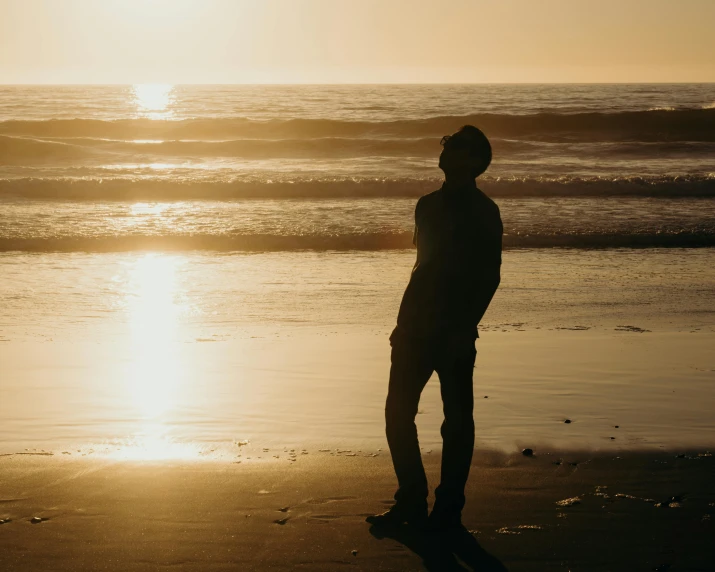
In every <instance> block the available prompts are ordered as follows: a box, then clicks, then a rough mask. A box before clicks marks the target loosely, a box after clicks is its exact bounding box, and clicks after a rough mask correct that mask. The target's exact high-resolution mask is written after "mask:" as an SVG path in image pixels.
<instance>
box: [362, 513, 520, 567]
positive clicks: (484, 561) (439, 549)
mask: <svg viewBox="0 0 715 572" xmlns="http://www.w3.org/2000/svg"><path fill="white" fill-rule="evenodd" d="M370 534H372V535H373V536H374V537H375V538H377V539H380V540H381V539H383V538H391V539H392V540H396V541H397V542H399V543H400V544H402V545H404V546H405V547H406V548H408V549H409V550H411V551H412V552H414V553H415V554H417V556H419V557H420V558H422V563H423V564H424V566H425V568H426V569H427V570H429V571H430V572H443V571H444V572H450V571H464V570H471V571H473V572H506V570H507V568H506V566H504V564H502V563H501V561H499V559H498V558H496V557H495V556H493V555H491V554H489V552H487V551H486V550H484V548H482V547H481V545H480V544H479V542H477V539H476V538H474V536H473V535H472V534H470V532H469V531H468V530H466V529H465V528H458V529H454V530H453V531H449V532H443V533H430V532H425V531H423V530H420V529H417V528H415V527H413V526H410V525H407V524H403V525H400V526H394V527H381V526H375V525H372V526H371V527H370Z"/></svg>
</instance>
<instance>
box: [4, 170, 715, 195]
mask: <svg viewBox="0 0 715 572" xmlns="http://www.w3.org/2000/svg"><path fill="white" fill-rule="evenodd" d="M440 184H441V183H440V180H438V179H420V178H409V177H404V178H369V177H362V178H360V177H328V176H326V177H324V178H314V179H311V178H307V179H294V180H271V181H268V180H265V179H260V178H258V177H256V178H249V179H245V180H198V181H197V180H193V181H182V180H178V181H177V180H174V179H172V178H105V179H98V178H89V179H85V178H16V179H0V198H4V199H13V198H15V199H38V200H75V201H102V200H105V201H106V200H110V201H114V200H129V201H171V200H232V199H252V198H262V199H266V198H342V197H345V198H369V197H370V198H375V197H385V198H389V197H419V196H421V195H423V194H425V193H427V192H430V191H433V190H435V189H437V188H439V186H440ZM480 187H482V188H483V189H484V190H485V191H486V192H487V193H488V194H489V195H490V196H493V197H497V198H499V197H505V198H508V197H609V196H621V197H715V174H711V175H692V176H653V177H646V176H642V177H639V176H634V177H573V176H564V177H523V178H517V177H514V178H507V177H501V178H489V177H485V178H484V180H483V181H482V180H481V179H480Z"/></svg>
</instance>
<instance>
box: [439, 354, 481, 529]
mask: <svg viewBox="0 0 715 572" xmlns="http://www.w3.org/2000/svg"><path fill="white" fill-rule="evenodd" d="M476 355H477V351H476V349H475V348H474V345H471V346H466V347H464V348H463V349H460V350H459V351H457V352H452V351H445V352H442V355H441V356H440V359H439V361H438V365H437V373H438V374H439V381H440V389H441V392H442V402H443V405H444V422H443V423H442V428H441V433H442V440H443V446H442V475H441V482H440V484H439V486H438V487H437V489H436V490H435V505H434V510H433V513H434V514H435V516H436V517H439V518H444V519H446V520H447V521H451V522H452V523H454V524H457V523H459V522H460V518H461V513H462V508H464V501H465V498H464V487H465V485H466V484H467V479H468V477H469V468H470V466H471V463H472V453H473V452H474V389H473V373H474V360H475V358H476Z"/></svg>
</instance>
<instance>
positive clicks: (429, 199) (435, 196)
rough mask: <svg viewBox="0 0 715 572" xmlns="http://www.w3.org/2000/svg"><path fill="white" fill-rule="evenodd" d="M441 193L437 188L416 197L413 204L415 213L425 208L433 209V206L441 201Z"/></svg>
mask: <svg viewBox="0 0 715 572" xmlns="http://www.w3.org/2000/svg"><path fill="white" fill-rule="evenodd" d="M441 198H442V193H440V190H439V189H437V190H436V191H432V192H431V193H427V194H426V195H422V196H421V197H420V198H419V199H417V204H416V205H415V214H419V213H420V212H424V211H425V209H426V210H433V209H434V208H435V206H436V205H437V204H438V203H439V202H440V201H441Z"/></svg>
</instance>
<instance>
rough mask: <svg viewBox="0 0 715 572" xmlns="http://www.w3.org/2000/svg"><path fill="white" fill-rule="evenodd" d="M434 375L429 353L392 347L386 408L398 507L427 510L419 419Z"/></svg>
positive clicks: (397, 345) (399, 344)
mask: <svg viewBox="0 0 715 572" xmlns="http://www.w3.org/2000/svg"><path fill="white" fill-rule="evenodd" d="M432 372H433V366H432V364H431V363H430V359H429V356H428V353H427V352H426V351H421V350H420V349H419V348H416V347H414V346H413V345H411V344H410V343H409V342H407V341H404V340H399V341H397V342H395V343H394V344H393V347H392V366H391V367H390V384H389V387H388V392H387V403H386V404H385V430H386V433H387V443H388V445H389V446H390V453H391V455H392V463H393V465H394V467H395V474H396V475H397V482H398V489H397V492H396V493H395V501H396V506H401V507H405V508H406V509H407V510H414V511H417V512H419V511H424V512H425V514H426V510H427V494H428V489H427V477H426V476H425V470H424V466H423V465H422V456H421V455H420V446H419V441H418V440H417V426H416V425H415V416H416V415H417V406H418V404H419V401H420V395H421V393H422V390H423V389H424V386H425V385H426V383H427V381H429V378H430V376H431V375H432Z"/></svg>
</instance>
